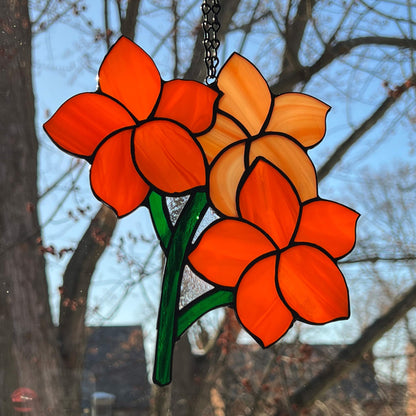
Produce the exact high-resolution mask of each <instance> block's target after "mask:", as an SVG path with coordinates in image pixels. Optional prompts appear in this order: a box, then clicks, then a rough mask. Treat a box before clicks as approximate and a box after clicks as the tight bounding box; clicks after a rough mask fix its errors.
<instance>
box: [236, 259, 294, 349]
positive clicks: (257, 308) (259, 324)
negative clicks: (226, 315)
mask: <svg viewBox="0 0 416 416" xmlns="http://www.w3.org/2000/svg"><path fill="white" fill-rule="evenodd" d="M275 276H276V256H269V257H266V258H265V259H262V260H260V261H259V262H256V263H255V264H254V265H253V266H252V267H250V269H248V271H247V272H246V273H245V274H244V275H243V277H242V278H241V281H240V283H239V284H238V286H237V296H236V311H237V315H238V318H239V319H240V321H241V323H242V324H243V325H244V327H245V328H246V329H247V331H248V332H250V333H251V334H252V335H253V336H254V338H255V339H256V340H257V341H258V342H259V343H260V344H261V345H262V346H264V347H268V346H269V345H271V344H273V343H274V342H276V341H277V340H278V339H279V338H281V337H282V336H283V335H284V334H285V333H286V332H287V330H288V329H289V328H290V327H291V326H292V324H293V316H292V313H291V312H290V310H289V309H288V308H287V307H286V306H285V304H284V303H283V302H282V300H281V299H280V296H279V294H278V293H277V290H276V284H275Z"/></svg>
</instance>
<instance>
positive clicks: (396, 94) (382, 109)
mask: <svg viewBox="0 0 416 416" xmlns="http://www.w3.org/2000/svg"><path fill="white" fill-rule="evenodd" d="M412 86H414V77H413V79H412V80H409V81H406V82H405V83H404V84H402V85H400V86H399V87H396V88H395V89H394V90H393V91H391V92H390V94H389V95H388V96H387V98H386V99H385V100H384V101H383V102H382V103H381V104H380V106H379V107H378V108H377V109H376V110H375V111H374V113H373V114H372V115H371V116H370V117H369V118H367V120H365V121H364V122H363V123H362V124H361V126H360V127H358V128H357V129H356V130H355V131H354V132H353V133H352V134H351V135H350V136H349V137H348V138H347V139H346V140H344V141H343V142H342V143H341V144H340V145H339V146H338V147H337V149H336V150H335V151H334V152H333V153H332V155H331V156H330V157H329V158H328V159H327V161H326V162H325V163H324V165H323V166H322V167H321V168H320V169H319V170H318V179H319V180H320V181H321V180H322V179H324V178H325V177H326V176H327V175H328V174H329V172H330V171H331V170H332V169H333V168H334V166H335V165H336V164H337V163H339V161H340V160H341V159H342V157H343V156H344V155H345V153H347V151H348V150H349V149H350V148H351V147H352V146H353V145H354V144H355V143H356V142H357V141H358V139H360V138H361V137H362V136H363V135H364V134H365V133H366V132H367V131H369V130H370V129H371V127H373V126H374V125H375V124H376V123H377V122H378V121H379V120H380V119H381V118H382V117H383V116H384V114H385V113H386V112H387V110H388V109H389V108H390V107H391V106H392V105H393V104H394V103H395V102H396V101H397V99H398V98H400V96H401V95H402V94H403V93H404V92H405V91H407V90H408V89H409V88H410V87H412Z"/></svg>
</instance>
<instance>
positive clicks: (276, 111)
mask: <svg viewBox="0 0 416 416" xmlns="http://www.w3.org/2000/svg"><path fill="white" fill-rule="evenodd" d="M218 88H219V89H220V91H221V92H222V93H223V95H222V97H221V98H220V100H219V106H218V107H219V111H218V115H217V119H216V123H215V125H214V127H213V129H212V130H210V131H209V132H208V133H207V134H206V135H203V136H201V137H199V138H198V141H199V142H200V143H201V145H202V147H203V149H204V151H205V154H206V156H207V158H208V162H209V163H211V164H212V168H211V172H210V177H209V192H210V198H211V201H212V202H213V204H214V205H215V207H216V208H217V209H218V210H219V211H221V212H222V213H223V214H225V215H229V216H236V215H237V206H236V193H237V187H238V184H239V182H240V179H241V177H242V175H243V173H244V172H245V171H246V170H247V169H248V167H249V166H250V165H251V164H252V163H253V161H254V160H255V159H256V158H257V157H259V156H262V157H264V158H266V159H268V160H269V161H270V162H271V163H273V164H274V165H275V166H277V167H278V168H279V169H281V170H282V171H283V172H284V173H285V174H286V175H287V176H288V177H289V178H290V180H291V182H292V183H293V184H294V185H295V187H296V189H297V191H298V193H299V196H300V198H301V200H302V201H305V200H308V199H311V198H313V197H315V196H316V195H317V183H316V172H315V168H314V166H313V164H312V162H311V160H310V159H309V157H308V155H307V153H306V150H307V149H308V148H311V147H313V146H314V145H316V144H317V143H318V142H320V141H321V140H322V138H323V137H324V135H325V128H326V127H325V120H326V115H327V113H328V111H329V109H330V107H329V106H328V105H326V104H325V103H323V102H322V101H319V100H317V99H316V98H313V97H311V96H309V95H305V94H300V93H287V94H282V95H279V96H274V95H273V94H272V93H271V91H270V89H269V87H268V85H267V83H266V81H265V80H264V78H263V76H262V75H261V74H260V72H259V71H258V70H257V68H256V67H255V66H254V65H253V64H252V63H251V62H249V61H248V60H247V59H245V58H243V57H242V56H240V55H238V54H236V53H234V54H233V55H232V56H231V57H230V59H229V60H228V61H227V62H226V63H225V65H224V67H223V68H222V69H221V71H220V73H219V75H218Z"/></svg>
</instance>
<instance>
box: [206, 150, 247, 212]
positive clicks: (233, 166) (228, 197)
mask: <svg viewBox="0 0 416 416" xmlns="http://www.w3.org/2000/svg"><path fill="white" fill-rule="evenodd" d="M244 151H245V143H236V144H235V145H233V146H231V147H230V148H229V149H227V150H226V151H225V152H224V153H223V154H221V156H220V157H219V158H218V160H217V161H216V162H215V163H214V164H213V165H212V168H211V172H210V176H209V196H210V198H211V201H212V203H213V204H214V206H215V208H217V209H218V210H219V211H220V212H222V213H223V214H225V215H228V216H230V217H237V216H238V213H237V203H236V193H237V186H238V184H239V182H240V179H241V176H242V175H243V173H244V170H245V167H244Z"/></svg>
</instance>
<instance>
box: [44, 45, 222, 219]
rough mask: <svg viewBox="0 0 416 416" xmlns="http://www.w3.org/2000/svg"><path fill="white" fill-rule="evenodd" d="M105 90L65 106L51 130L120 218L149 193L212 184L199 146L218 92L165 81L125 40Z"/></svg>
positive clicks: (108, 68) (108, 62)
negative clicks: (88, 165) (86, 164)
mask: <svg viewBox="0 0 416 416" xmlns="http://www.w3.org/2000/svg"><path fill="white" fill-rule="evenodd" d="M98 78H99V88H98V90H97V91H96V92H93V93H82V94H79V95H76V96H74V97H72V98H70V99H69V100H68V101H66V102H65V103H64V104H63V105H62V106H61V107H60V108H59V109H58V110H57V112H56V113H55V114H54V115H53V116H52V118H51V119H50V120H49V121H47V122H46V123H45V125H44V128H45V130H46V132H47V133H48V135H49V136H50V138H51V139H52V140H53V141H54V142H55V144H56V145H58V146H59V147H60V148H61V149H63V150H64V151H66V152H68V153H70V154H72V155H73V156H77V157H82V158H84V159H86V160H88V161H89V162H90V163H91V164H92V166H91V170H90V183H91V187H92V190H93V192H94V194H95V195H96V196H97V197H98V199H100V200H102V201H104V202H105V203H107V204H108V205H110V206H111V207H112V208H113V209H114V210H115V212H116V214H117V215H118V216H120V217H121V216H124V215H127V214H129V213H130V212H131V211H133V210H134V209H136V208H137V207H138V206H139V205H140V204H142V203H143V201H144V200H145V198H146V196H147V194H148V192H149V189H154V190H156V191H157V192H159V193H162V194H167V195H179V194H181V193H184V192H187V191H189V190H191V189H195V188H198V187H202V186H204V185H205V184H206V160H205V156H204V154H203V151H202V149H201V147H200V145H199V143H198V142H197V141H196V139H195V137H196V135H198V134H203V133H204V132H206V130H207V129H208V128H209V127H210V126H211V124H212V122H213V107H214V103H215V100H216V99H217V97H218V93H217V92H215V91H214V90H212V89H211V88H209V87H207V86H205V85H203V84H200V83H198V82H195V81H183V80H173V81H168V82H164V81H162V79H161V77H160V74H159V71H158V69H157V67H156V66H155V64H154V62H153V60H152V59H151V58H150V56H148V55H147V54H146V52H144V51H143V50H142V49H141V48H140V47H139V46H137V45H136V44H135V43H133V42H132V41H130V40H129V39H127V38H126V37H121V38H120V39H119V40H118V41H117V43H116V44H115V45H114V46H113V47H112V48H111V49H110V51H109V52H108V54H107V55H106V57H105V58H104V60H103V62H102V64H101V67H100V69H99V73H98Z"/></svg>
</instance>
